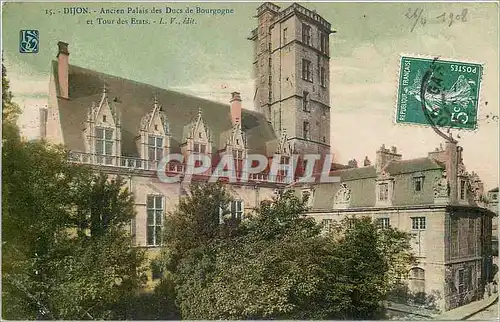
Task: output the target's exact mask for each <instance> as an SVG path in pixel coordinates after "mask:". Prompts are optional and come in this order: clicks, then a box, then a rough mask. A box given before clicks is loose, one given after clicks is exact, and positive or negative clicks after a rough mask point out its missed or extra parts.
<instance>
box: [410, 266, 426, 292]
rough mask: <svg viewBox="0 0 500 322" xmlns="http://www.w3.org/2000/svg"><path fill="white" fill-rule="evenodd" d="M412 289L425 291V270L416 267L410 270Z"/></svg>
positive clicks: (412, 290)
mask: <svg viewBox="0 0 500 322" xmlns="http://www.w3.org/2000/svg"><path fill="white" fill-rule="evenodd" d="M409 280H410V290H411V292H412V293H415V294H419V293H425V270H424V269H422V268H420V267H414V268H412V269H411V270H410V278H409Z"/></svg>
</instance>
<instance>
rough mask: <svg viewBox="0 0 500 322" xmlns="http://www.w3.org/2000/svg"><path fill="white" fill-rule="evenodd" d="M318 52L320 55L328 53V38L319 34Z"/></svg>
mask: <svg viewBox="0 0 500 322" xmlns="http://www.w3.org/2000/svg"><path fill="white" fill-rule="evenodd" d="M320 51H321V52H322V53H325V54H327V53H328V36H327V35H325V34H324V33H320Z"/></svg>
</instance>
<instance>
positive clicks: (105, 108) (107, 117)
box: [90, 85, 119, 127]
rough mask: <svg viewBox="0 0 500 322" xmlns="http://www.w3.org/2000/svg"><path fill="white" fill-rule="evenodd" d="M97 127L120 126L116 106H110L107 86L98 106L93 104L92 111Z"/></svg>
mask: <svg viewBox="0 0 500 322" xmlns="http://www.w3.org/2000/svg"><path fill="white" fill-rule="evenodd" d="M90 113H91V115H92V116H93V118H94V122H95V123H96V126H103V127H115V126H118V125H119V124H118V123H119V118H118V111H117V109H116V106H115V105H114V104H110V102H109V99H108V91H107V89H106V85H105V86H104V88H103V91H102V96H101V100H100V101H99V104H98V105H95V103H94V102H92V107H91V111H90Z"/></svg>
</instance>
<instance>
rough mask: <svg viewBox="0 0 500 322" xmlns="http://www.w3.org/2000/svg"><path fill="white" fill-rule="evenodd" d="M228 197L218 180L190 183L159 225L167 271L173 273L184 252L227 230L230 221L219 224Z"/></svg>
mask: <svg viewBox="0 0 500 322" xmlns="http://www.w3.org/2000/svg"><path fill="white" fill-rule="evenodd" d="M230 200H231V198H230V195H229V194H228V193H227V192H226V190H225V189H224V187H223V186H222V184H221V183H213V184H196V183H194V184H192V185H191V186H190V188H189V195H187V196H183V197H182V198H181V199H180V200H179V204H178V206H177V208H176V210H175V211H174V212H173V213H172V214H170V215H169V216H167V218H166V220H165V223H164V225H163V226H164V229H163V244H164V245H165V247H163V248H162V259H163V262H164V263H165V264H166V269H167V270H169V271H172V272H175V270H176V268H177V265H178V264H179V260H180V259H182V258H184V257H186V255H187V253H189V252H190V251H192V250H194V249H197V248H199V247H204V246H206V245H209V244H210V243H211V242H212V241H214V240H216V239H218V238H221V237H223V236H224V234H227V233H229V230H230V227H231V226H230V225H231V222H230V220H226V225H224V226H221V225H220V218H221V215H225V214H227V213H228V211H227V209H228V205H229V202H230ZM221 210H222V213H221Z"/></svg>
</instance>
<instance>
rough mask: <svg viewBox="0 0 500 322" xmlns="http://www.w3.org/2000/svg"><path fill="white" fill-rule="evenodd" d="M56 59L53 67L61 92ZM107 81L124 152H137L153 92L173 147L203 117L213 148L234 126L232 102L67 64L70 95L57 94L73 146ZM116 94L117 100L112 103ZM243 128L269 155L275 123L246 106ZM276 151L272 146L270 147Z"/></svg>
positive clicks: (254, 148)
mask: <svg viewBox="0 0 500 322" xmlns="http://www.w3.org/2000/svg"><path fill="white" fill-rule="evenodd" d="M57 66H58V65H57V61H52V71H53V74H54V80H55V84H56V91H57V95H58V96H59V84H58V82H57V79H58V77H57V74H58V68H57ZM104 84H105V85H106V89H107V92H108V98H109V100H110V103H111V104H114V105H115V106H116V107H117V108H118V109H119V110H120V115H121V131H122V155H125V156H131V157H139V151H137V145H136V142H135V138H136V137H137V136H138V135H139V129H140V120H141V118H142V117H143V116H144V115H146V114H147V113H149V112H151V111H152V109H153V101H154V96H155V95H156V97H157V99H158V103H159V104H160V105H161V106H162V108H163V111H164V112H165V114H166V116H167V120H168V123H169V128H170V135H171V140H170V144H171V147H172V149H171V152H179V151H180V148H179V144H180V142H181V141H182V140H181V139H182V134H183V133H182V132H183V127H184V126H185V125H187V124H188V123H190V122H191V121H192V120H194V119H195V118H196V117H197V114H198V109H199V108H201V111H202V117H203V119H204V120H205V123H206V124H207V126H208V127H209V129H210V131H211V133H212V140H213V151H216V150H217V149H218V147H219V146H220V143H219V142H220V134H221V133H222V132H223V131H226V130H227V129H230V128H231V127H232V123H231V118H230V106H229V104H221V103H217V102H212V101H209V100H205V99H202V98H198V97H194V96H190V95H186V94H182V93H178V92H174V91H170V90H166V89H162V88H158V87H155V86H152V85H148V84H144V83H139V82H136V81H132V80H128V79H124V78H120V77H117V76H112V75H107V74H103V73H100V72H96V71H93V70H90V69H86V68H82V67H78V66H74V65H69V97H70V99H69V100H68V99H64V98H58V105H59V113H60V120H61V127H62V133H63V138H64V142H65V144H66V146H67V147H68V148H69V149H71V150H74V151H84V150H85V148H84V139H83V132H82V130H83V127H84V122H85V119H86V116H87V110H88V108H89V107H90V106H91V105H92V102H96V104H98V103H99V100H100V98H101V96H102V91H103V88H104ZM114 98H116V102H113V100H114ZM241 113H242V129H243V130H244V131H245V132H246V137H247V144H248V148H249V151H250V153H261V154H267V149H266V143H267V142H269V141H273V140H276V136H275V134H274V131H273V129H272V127H271V125H270V124H269V123H268V122H267V121H266V119H265V117H264V115H263V114H261V113H257V112H254V111H249V110H245V109H242V111H241ZM272 152H274V151H272Z"/></svg>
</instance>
